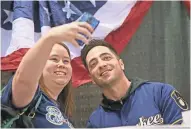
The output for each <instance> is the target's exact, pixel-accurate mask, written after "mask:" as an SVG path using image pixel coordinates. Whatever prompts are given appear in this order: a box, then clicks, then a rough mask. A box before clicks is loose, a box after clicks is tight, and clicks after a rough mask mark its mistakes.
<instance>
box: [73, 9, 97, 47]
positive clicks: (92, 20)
mask: <svg viewBox="0 0 191 129" xmlns="http://www.w3.org/2000/svg"><path fill="white" fill-rule="evenodd" d="M77 21H79V22H87V23H89V24H90V25H91V26H92V28H93V29H94V30H95V29H96V28H97V26H98V25H99V23H100V21H99V20H97V19H96V18H95V17H94V16H93V15H91V14H90V13H87V12H85V13H83V14H82V16H80V17H79V18H78V20H77ZM76 41H77V42H78V44H79V45H80V46H83V45H84V43H83V42H82V41H81V40H76Z"/></svg>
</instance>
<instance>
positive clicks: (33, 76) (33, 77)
mask: <svg viewBox="0 0 191 129" xmlns="http://www.w3.org/2000/svg"><path fill="white" fill-rule="evenodd" d="M90 32H92V28H91V26H90V25H89V24H87V23H82V22H74V23H70V24H65V25H62V26H58V27H54V28H52V29H51V30H50V31H49V32H48V33H47V34H46V35H45V36H43V37H41V38H40V39H39V41H38V42H37V43H35V45H34V46H33V47H32V48H31V49H29V51H28V52H27V53H26V54H25V56H24V57H23V59H22V61H21V63H20V65H19V67H18V69H17V71H16V73H15V76H14V78H13V82H12V102H13V104H14V105H15V106H16V107H24V106H26V105H28V104H29V103H30V102H31V101H32V99H33V97H34V95H35V92H36V90H37V87H38V82H39V79H40V76H41V75H42V71H43V69H44V66H45V64H46V61H47V60H48V58H49V54H50V52H51V49H52V47H53V45H54V44H56V43H59V42H62V41H67V42H70V43H72V44H74V45H75V46H78V44H77V42H76V39H79V40H82V41H83V42H85V43H88V40H87V39H86V38H85V37H84V36H82V35H81V34H84V35H85V36H87V37H90V36H91V33H90ZM79 33H81V34H79Z"/></svg>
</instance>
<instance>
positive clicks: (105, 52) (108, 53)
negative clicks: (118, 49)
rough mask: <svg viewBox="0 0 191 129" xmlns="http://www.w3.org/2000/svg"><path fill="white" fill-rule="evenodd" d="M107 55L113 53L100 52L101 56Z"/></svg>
mask: <svg viewBox="0 0 191 129" xmlns="http://www.w3.org/2000/svg"><path fill="white" fill-rule="evenodd" d="M105 55H111V54H110V53H106V52H105V53H102V54H100V57H102V56H105Z"/></svg>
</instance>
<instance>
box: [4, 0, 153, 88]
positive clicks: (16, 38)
mask: <svg viewBox="0 0 191 129" xmlns="http://www.w3.org/2000/svg"><path fill="white" fill-rule="evenodd" d="M151 5H152V1H136V0H134V1H119V0H116V1H113V0H112V1H111V0H108V1H107V0H105V1H95V0H89V1H70V0H65V1H55V0H54V1H14V2H13V1H2V2H1V44H2V45H1V47H2V48H1V70H9V71H10V70H16V69H17V67H18V65H19V63H20V61H21V59H22V57H23V56H24V54H25V53H26V52H27V50H28V49H29V48H31V47H32V46H33V45H34V44H35V42H36V41H37V40H38V39H39V38H40V37H41V36H42V35H43V34H45V33H46V32H47V31H48V30H49V29H50V28H51V27H54V26H58V25H62V24H66V23H70V22H72V21H75V20H77V19H78V18H79V17H80V16H81V15H82V14H83V13H84V12H89V13H91V14H92V15H94V17H95V18H96V19H98V20H100V24H99V26H98V27H97V28H96V30H95V31H94V33H93V35H92V37H93V38H100V39H105V40H106V41H108V42H109V43H111V44H112V46H113V47H114V48H115V49H116V50H117V52H118V53H121V52H122V51H123V48H124V47H125V46H126V45H127V44H128V42H129V40H130V39H131V37H132V36H133V34H134V33H135V32H136V30H137V29H138V27H139V25H140V23H141V21H142V19H143V18H144V16H145V14H146V13H147V12H148V10H149V8H150V7H151ZM66 45H67V46H68V47H69V49H70V52H71V55H72V66H73V77H72V78H73V80H72V82H73V85H74V87H78V86H80V85H82V84H84V83H87V82H90V81H91V79H90V77H89V75H88V72H87V70H86V69H85V67H84V66H83V64H82V61H81V58H80V51H81V49H80V48H75V47H74V46H73V45H72V44H69V43H66Z"/></svg>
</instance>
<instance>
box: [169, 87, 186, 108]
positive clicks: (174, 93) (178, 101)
mask: <svg viewBox="0 0 191 129" xmlns="http://www.w3.org/2000/svg"><path fill="white" fill-rule="evenodd" d="M171 97H172V98H173V100H174V101H175V102H176V104H177V105H178V106H179V107H180V108H181V109H182V110H188V104H187V102H186V101H185V100H184V99H183V97H182V96H181V95H180V93H179V92H178V91H176V90H173V91H172V93H171Z"/></svg>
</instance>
